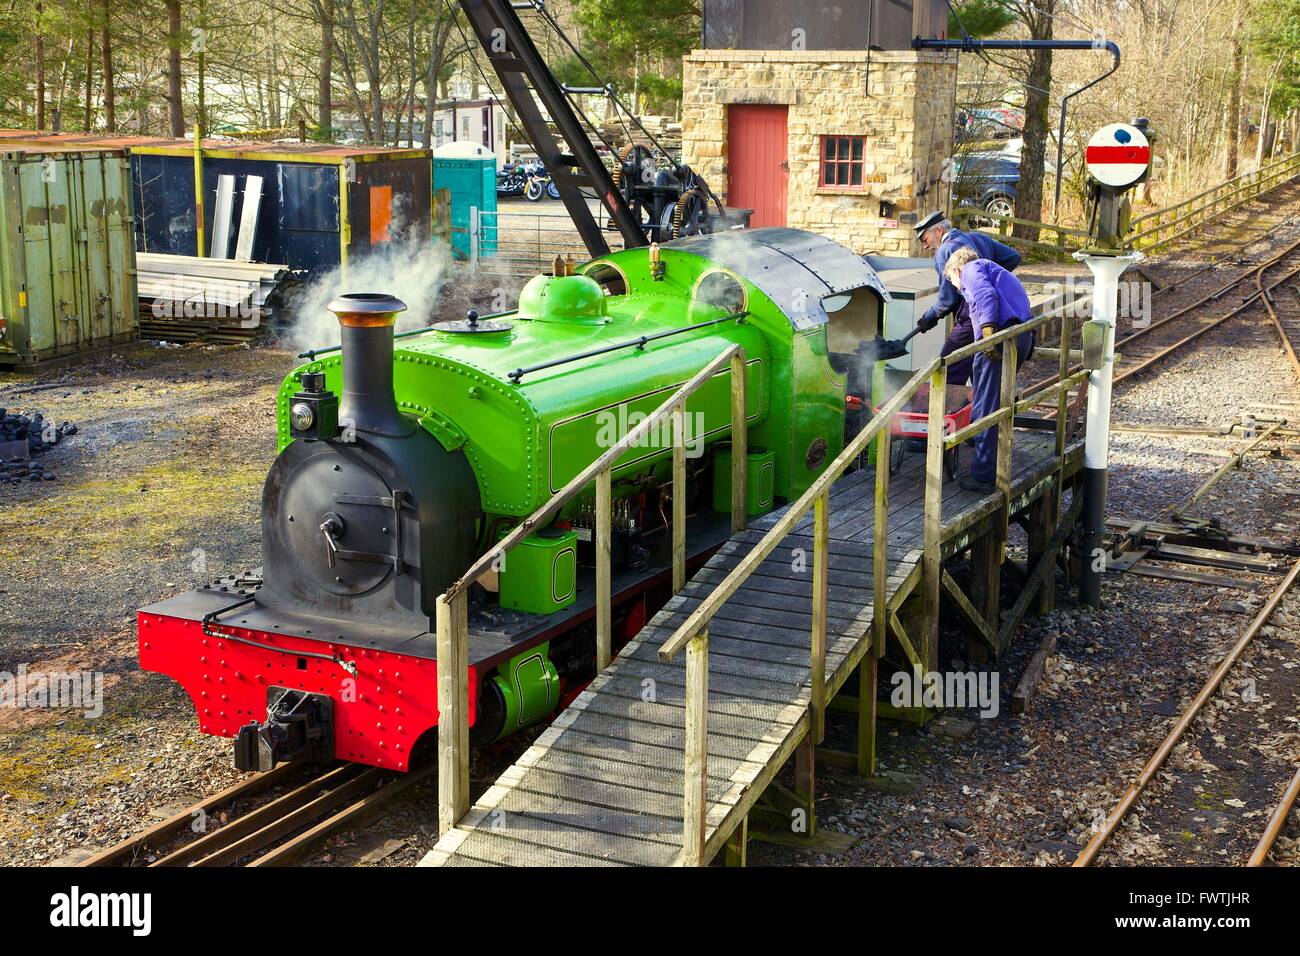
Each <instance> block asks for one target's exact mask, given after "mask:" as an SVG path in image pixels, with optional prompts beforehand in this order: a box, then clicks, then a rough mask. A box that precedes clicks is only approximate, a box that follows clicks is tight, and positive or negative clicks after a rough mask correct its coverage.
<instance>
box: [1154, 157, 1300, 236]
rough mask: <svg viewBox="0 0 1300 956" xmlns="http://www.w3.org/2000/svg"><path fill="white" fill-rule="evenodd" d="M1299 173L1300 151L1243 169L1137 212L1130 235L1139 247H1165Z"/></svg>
mask: <svg viewBox="0 0 1300 956" xmlns="http://www.w3.org/2000/svg"><path fill="white" fill-rule="evenodd" d="M1297 175H1300V153H1296V154H1294V155H1291V156H1284V157H1282V158H1281V159H1276V160H1273V161H1272V162H1270V163H1265V164H1264V165H1263V166H1261V167H1260V168H1259V169H1257V170H1254V171H1252V172H1249V173H1242V174H1241V175H1240V176H1237V177H1235V178H1233V179H1229V180H1227V181H1226V182H1222V183H1219V185H1217V186H1215V187H1214V188H1213V189H1207V190H1206V191H1205V192H1202V193H1197V194H1196V195H1195V196H1192V197H1190V198H1188V199H1184V200H1183V201H1182V202H1179V203H1175V204H1174V205H1172V206H1166V207H1164V208H1163V209H1157V210H1155V211H1154V212H1149V213H1146V214H1145V215H1142V216H1138V217H1137V218H1135V219H1134V220H1133V222H1132V228H1133V232H1132V233H1131V234H1130V235H1129V239H1130V241H1131V242H1132V244H1133V247H1134V248H1136V249H1142V250H1145V251H1152V250H1156V249H1161V248H1164V247H1165V246H1168V245H1169V244H1170V243H1172V242H1175V241H1176V240H1178V239H1181V238H1182V237H1183V236H1186V235H1188V234H1189V233H1191V232H1194V231H1195V230H1196V229H1198V228H1200V227H1201V226H1202V225H1204V224H1205V223H1206V222H1207V221H1208V220H1209V219H1210V218H1211V217H1213V216H1217V215H1222V214H1223V213H1225V212H1227V211H1228V210H1230V209H1235V208H1236V207H1237V206H1240V205H1241V204H1242V203H1246V202H1249V201H1250V200H1252V199H1254V198H1255V197H1256V196H1259V195H1260V194H1262V193H1266V192H1268V191H1269V190H1271V189H1276V188H1277V187H1278V186H1280V185H1282V183H1284V182H1287V181H1289V180H1291V179H1294V178H1295V177H1296V176H1297Z"/></svg>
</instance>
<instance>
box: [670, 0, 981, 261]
mask: <svg viewBox="0 0 1300 956" xmlns="http://www.w3.org/2000/svg"><path fill="white" fill-rule="evenodd" d="M946 9H947V8H946V6H945V4H944V2H943V0H915V3H913V2H911V0H840V2H839V3H837V4H834V5H831V4H828V3H823V2H818V0H804V2H799V0H796V2H793V3H791V2H788V0H787V2H778V0H705V4H704V31H703V34H704V37H703V39H704V48H703V49H701V50H696V51H694V52H692V53H691V54H689V55H688V56H686V58H685V61H684V68H683V75H682V85H683V104H682V105H683V121H682V137H683V159H684V161H685V162H686V163H687V164H689V165H690V166H691V167H692V168H694V169H695V170H697V171H698V172H699V173H701V174H702V175H703V176H704V177H705V179H706V180H707V181H708V182H709V184H710V186H712V187H713V189H714V191H715V192H717V193H718V194H719V195H720V196H721V197H722V198H723V200H724V201H725V202H726V203H727V204H729V205H732V206H739V207H746V208H752V209H754V210H755V213H754V218H753V225H755V226H771V225H788V226H794V227H798V228H801V229H808V230H811V231H814V232H818V233H822V234H823V235H827V236H830V237H832V238H834V239H836V240H838V241H840V242H842V243H844V244H845V245H847V246H849V247H850V248H852V249H854V250H856V251H858V252H862V253H867V252H878V253H882V254H887V255H915V254H918V253H919V245H917V244H916V243H915V241H914V239H913V235H912V230H911V224H912V223H914V222H915V221H916V218H917V215H918V213H921V214H924V212H926V211H929V210H930V209H935V208H943V207H944V206H945V204H946V203H947V202H948V199H949V191H950V189H949V186H950V175H951V174H950V173H949V170H950V169H951V157H952V155H953V113H954V108H955V102H954V97H955V88H956V78H957V77H956V74H957V58H956V54H953V53H938V52H930V51H925V52H921V51H914V50H912V49H911V40H912V37H913V36H918V35H920V36H943V35H944V30H945V29H946V24H947V14H946ZM868 36H870V38H871V39H870V42H868ZM792 47H793V48H792Z"/></svg>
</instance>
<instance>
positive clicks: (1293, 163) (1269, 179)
mask: <svg viewBox="0 0 1300 956" xmlns="http://www.w3.org/2000/svg"><path fill="white" fill-rule="evenodd" d="M1296 176H1300V153H1295V154H1293V155H1291V156H1284V157H1282V158H1281V159H1276V160H1273V161H1272V162H1269V163H1266V164H1264V165H1263V166H1261V167H1260V168H1259V169H1256V170H1252V171H1251V172H1248V173H1242V174H1241V175H1240V176H1235V177H1233V178H1232V179H1228V180H1225V181H1224V182H1221V183H1219V184H1218V185H1217V186H1214V187H1212V188H1210V189H1207V190H1205V191H1203V192H1200V193H1197V194H1196V195H1195V196H1189V197H1188V198H1187V199H1184V200H1182V201H1181V202H1177V203H1174V204H1173V205H1170V206H1164V207H1162V208H1160V209H1154V210H1152V211H1151V212H1148V213H1144V214H1142V215H1141V216H1138V217H1136V218H1134V219H1133V220H1132V221H1131V223H1130V228H1131V230H1132V231H1131V232H1130V233H1129V235H1128V236H1127V237H1126V238H1127V240H1128V242H1129V243H1131V245H1132V246H1133V248H1135V249H1141V250H1143V251H1144V252H1153V251H1156V250H1160V249H1164V248H1165V247H1167V246H1169V245H1171V244H1172V243H1174V242H1176V241H1178V240H1179V239H1182V238H1183V237H1185V236H1188V235H1190V234H1191V233H1193V232H1195V231H1196V230H1197V229H1199V228H1201V226H1203V225H1205V224H1206V223H1207V222H1208V221H1209V220H1210V219H1211V218H1213V217H1214V216H1217V215H1222V214H1223V213H1225V212H1228V211H1230V210H1232V209H1235V208H1237V207H1238V206H1240V205H1242V204H1243V203H1247V202H1250V201H1251V200H1252V199H1255V198H1256V197H1257V196H1260V195H1262V194H1264V193H1266V192H1269V191H1271V190H1273V189H1276V188H1277V187H1278V186H1281V185H1282V184H1283V183H1285V182H1289V181H1290V180H1292V179H1294V178H1295V177H1296ZM950 218H951V219H952V221H953V224H954V225H955V226H956V227H957V228H958V229H962V230H968V229H970V228H971V226H972V224H973V223H978V222H979V221H980V220H983V221H985V222H991V223H992V224H993V229H992V230H988V231H990V232H996V234H997V236H998V238H1000V239H1002V240H1003V241H1006V242H1012V243H1014V244H1016V245H1018V246H1028V247H1030V248H1034V249H1041V250H1044V251H1047V252H1051V253H1054V254H1056V255H1059V256H1062V257H1063V256H1066V255H1068V254H1070V253H1072V252H1074V251H1075V250H1077V249H1080V248H1082V247H1083V246H1084V245H1086V244H1087V239H1088V231H1087V230H1086V229H1076V228H1073V227H1071V226H1061V225H1058V224H1056V223H1050V222H1037V221H1036V220H1033V219H1021V218H1018V217H1016V216H1008V215H1002V214H1001V213H995V212H989V211H988V210H985V209H979V208H976V207H972V206H961V207H958V208H957V209H954V210H953V211H952V215H951V216H950ZM1016 226H1029V227H1031V228H1033V229H1036V230H1037V231H1038V235H1039V238H1037V239H1024V238H1021V237H1019V236H1014V235H1012V231H1013V229H1014V227H1016ZM1042 233H1048V234H1049V235H1050V236H1051V237H1053V238H1052V239H1051V241H1048V242H1044V241H1043V240H1042Z"/></svg>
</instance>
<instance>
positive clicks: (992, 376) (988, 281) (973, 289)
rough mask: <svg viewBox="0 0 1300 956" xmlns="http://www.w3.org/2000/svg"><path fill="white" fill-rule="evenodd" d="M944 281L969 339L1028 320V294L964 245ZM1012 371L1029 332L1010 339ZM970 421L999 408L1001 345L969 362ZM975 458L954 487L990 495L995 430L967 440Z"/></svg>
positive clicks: (1028, 345)
mask: <svg viewBox="0 0 1300 956" xmlns="http://www.w3.org/2000/svg"><path fill="white" fill-rule="evenodd" d="M944 278H946V279H947V280H948V281H949V282H951V283H952V285H953V287H954V288H955V289H956V290H957V291H958V292H959V293H960V295H961V297H962V300H963V302H964V303H965V305H966V309H965V313H966V315H967V316H968V321H967V322H966V323H965V324H966V325H967V327H968V333H969V335H970V337H971V340H972V341H974V340H978V339H986V338H988V337H989V336H990V335H996V334H997V333H998V332H1001V331H1002V330H1003V329H1006V328H1007V327H1008V326H1012V325H1018V324H1020V323H1022V322H1027V321H1029V317H1030V313H1029V296H1028V294H1026V292H1025V287H1024V286H1023V285H1021V284H1020V280H1019V279H1017V278H1016V277H1015V276H1013V275H1012V274H1011V273H1010V272H1009V271H1007V270H1006V269H1004V268H1002V267H1001V266H1000V265H998V264H997V263H996V262H994V261H992V260H991V259H981V258H980V257H979V255H978V253H976V251H975V250H974V249H972V248H970V247H965V248H962V249H958V250H956V251H955V252H953V254H952V255H951V256H949V257H948V261H947V262H946V263H945V264H944ZM1015 341H1016V357H1017V362H1016V366H1017V368H1018V367H1019V365H1020V362H1022V361H1024V359H1025V358H1027V357H1028V356H1029V355H1030V353H1031V352H1032V351H1033V349H1034V332H1033V330H1032V329H1030V330H1029V331H1027V332H1021V333H1020V334H1019V335H1018V336H1016V340H1015ZM970 377H971V391H972V393H973V401H972V408H971V421H976V420H978V419H980V418H983V417H984V416H986V415H990V414H992V413H993V412H995V411H997V410H998V409H999V408H1000V407H1001V406H1002V346H993V347H992V348H989V349H987V350H985V351H983V352H976V353H975V355H974V356H973V357H972V359H971V370H970ZM972 443H973V444H974V446H975V459H974V461H972V462H971V466H970V475H969V477H967V476H962V477H961V478H960V479H959V484H960V485H961V487H962V488H964V489H966V490H967V491H992V490H993V489H994V487H995V484H994V481H995V479H996V477H997V463H998V429H997V427H996V426H994V427H993V428H989V429H986V430H985V431H983V432H980V434H978V435H976V436H975V438H974V439H972Z"/></svg>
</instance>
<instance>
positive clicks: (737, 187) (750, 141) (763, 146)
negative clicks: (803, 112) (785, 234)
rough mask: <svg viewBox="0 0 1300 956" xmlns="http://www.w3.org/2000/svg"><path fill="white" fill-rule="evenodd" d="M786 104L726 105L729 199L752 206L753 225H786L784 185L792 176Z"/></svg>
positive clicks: (740, 205) (744, 205)
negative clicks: (787, 147)
mask: <svg viewBox="0 0 1300 956" xmlns="http://www.w3.org/2000/svg"><path fill="white" fill-rule="evenodd" d="M787 109H788V108H787V107H785V106H767V105H761V106H760V105H757V104H747V105H734V106H729V107H728V108H727V151H728V173H727V203H728V204H729V205H732V206H735V207H737V208H739V209H752V210H754V216H753V218H752V219H751V220H750V225H751V226H754V227H755V228H758V227H759V226H784V225H785V188H786V180H788V179H789V178H790V164H789V162H788V158H789V156H788V153H787V152H786V146H787V139H786V129H785V123H786V112H787Z"/></svg>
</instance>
